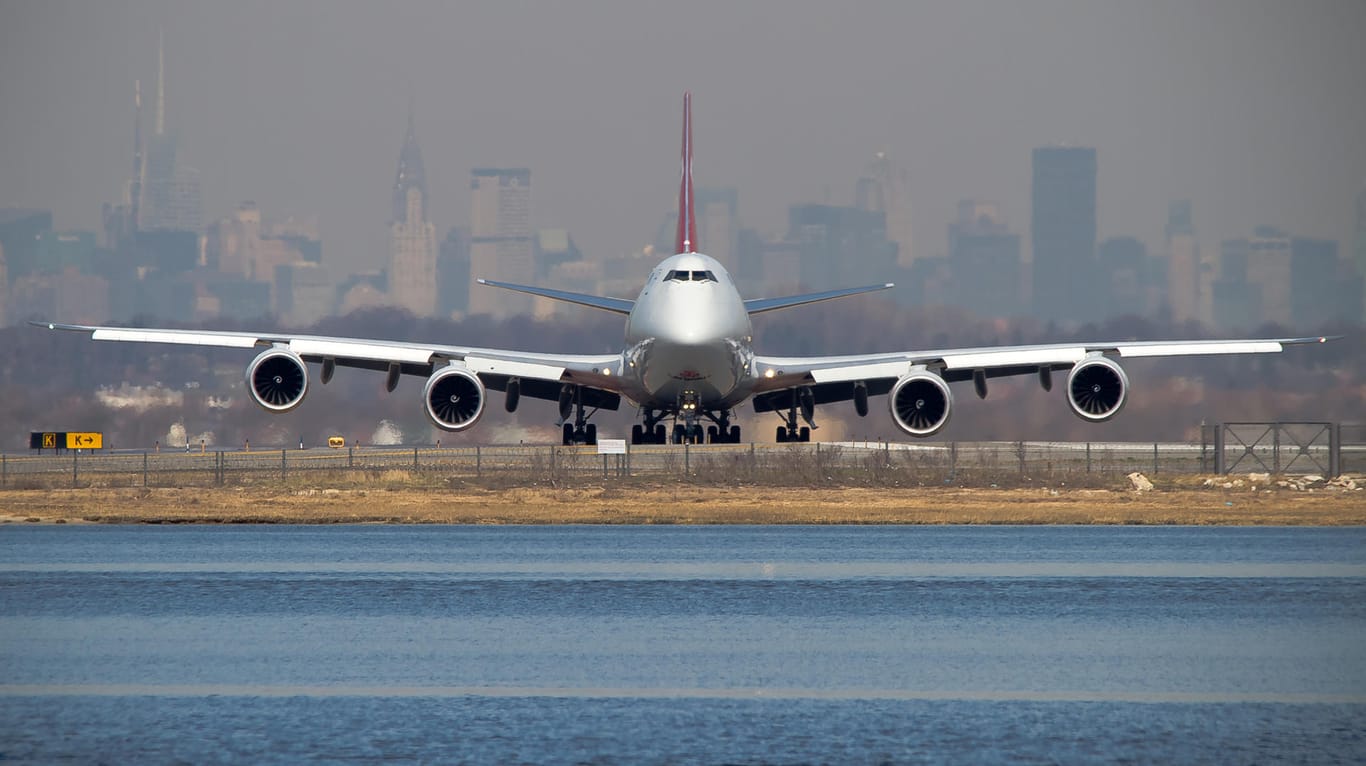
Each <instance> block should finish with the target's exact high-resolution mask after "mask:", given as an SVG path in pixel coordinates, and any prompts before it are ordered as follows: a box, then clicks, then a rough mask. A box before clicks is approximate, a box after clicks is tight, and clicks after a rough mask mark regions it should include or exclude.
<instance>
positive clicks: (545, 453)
mask: <svg viewBox="0 0 1366 766" xmlns="http://www.w3.org/2000/svg"><path fill="white" fill-rule="evenodd" d="M1361 431H1362V433H1361V436H1362V437H1363V439H1362V440H1360V441H1356V442H1354V444H1353V445H1351V446H1349V447H1347V448H1342V447H1341V444H1340V443H1336V442H1335V443H1332V444H1330V443H1328V442H1327V441H1326V440H1322V439H1320V440H1318V441H1314V440H1308V441H1304V443H1299V442H1295V441H1293V440H1287V441H1289V442H1290V443H1291V444H1293V445H1294V447H1293V453H1294V454H1291V452H1290V451H1287V450H1288V449H1289V448H1287V447H1286V445H1285V444H1283V443H1282V442H1281V441H1280V440H1273V441H1274V443H1271V442H1268V443H1266V444H1262V443H1261V441H1258V440H1252V441H1251V446H1247V445H1244V444H1243V443H1242V442H1240V441H1238V440H1237V439H1234V440H1233V442H1234V445H1235V446H1232V447H1231V446H1229V445H1228V443H1229V439H1227V438H1225V440H1224V442H1225V448H1224V452H1223V453H1222V454H1223V457H1222V462H1221V459H1220V456H1219V454H1216V450H1215V439H1213V438H1210V439H1205V440H1202V442H1201V443H1191V444H1184V443H1105V444H1100V443H1085V442H961V443H960V442H948V443H928V444H926V443H919V444H906V443H885V442H884V443H878V442H867V443H865V442H858V443H840V444H830V443H811V444H739V445H705V446H703V445H677V446H675V445H666V446H656V445H649V446H633V447H628V448H627V452H626V453H625V454H615V455H613V454H607V455H604V454H599V453H598V452H597V449H596V448H595V447H561V446H548V445H544V446H523V445H503V446H499V445H490V446H473V447H439V448H438V447H423V446H417V447H411V446H405V447H379V446H376V447H364V448H360V447H348V448H344V449H327V448H318V449H302V450H300V449H288V448H283V449H252V450H250V451H247V450H214V449H208V448H205V449H203V450H192V451H188V452H177V451H117V452H106V451H95V452H64V453H60V454H32V453H25V454H0V488H5V489H43V488H61V487H212V486H250V485H268V484H276V485H296V484H297V485H317V484H330V485H338V484H342V485H345V484H356V485H362V484H365V485H374V484H381V485H388V486H439V485H441V483H443V482H444V483H445V484H446V485H447V486H449V485H451V484H452V483H456V482H462V481H473V482H478V483H482V484H484V485H488V486H500V485H501V486H515V485H531V484H542V483H546V484H554V483H557V482H575V481H612V480H621V479H626V478H638V479H647V480H662V481H669V480H677V481H685V482H691V483H700V484H719V485H728V484H766V485H787V486H792V485H795V486H803V485H812V486H815V485H852V486H859V485H867V486H926V485H942V484H948V483H953V484H965V485H970V486H974V485H975V486H991V485H997V486H1021V485H1028V484H1032V483H1039V482H1043V483H1050V484H1059V483H1061V484H1069V485H1072V486H1087V485H1094V486H1106V485H1111V484H1113V483H1114V482H1115V481H1117V480H1119V479H1121V478H1122V477H1124V476H1125V475H1127V474H1129V473H1131V472H1134V471H1137V472H1141V473H1143V474H1145V475H1148V476H1149V477H1153V476H1161V475H1164V474H1187V475H1192V474H1210V473H1216V472H1220V470H1219V469H1222V471H1223V472H1233V471H1240V472H1253V471H1256V472H1268V473H1271V472H1274V473H1278V474H1279V473H1299V474H1306V473H1318V474H1321V475H1324V476H1331V475H1335V474H1334V473H1330V471H1329V470H1328V469H1329V467H1330V466H1331V467H1333V468H1335V469H1338V471H1337V472H1341V473H1356V474H1360V473H1363V472H1366V447H1362V446H1361V445H1362V443H1363V442H1366V428H1361ZM1352 434H1353V435H1354V436H1355V432H1352ZM1211 436H1212V434H1211ZM1302 441H1303V440H1302ZM1332 449H1338V450H1339V451H1340V453H1341V454H1340V455H1337V454H1336V453H1334V454H1330V452H1332ZM1277 450H1280V451H1281V452H1280V453H1278V452H1276V451H1277ZM1281 453H1284V454H1281ZM1271 466H1275V467H1276V468H1277V469H1278V470H1275V471H1272V470H1271V468H1270V467H1271Z"/></svg>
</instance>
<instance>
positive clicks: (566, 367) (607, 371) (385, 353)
mask: <svg viewBox="0 0 1366 766" xmlns="http://www.w3.org/2000/svg"><path fill="white" fill-rule="evenodd" d="M29 324H32V325H34V326H37V327H44V328H47V329H49V330H67V331H72V332H88V333H90V336H91V338H92V339H94V340H104V341H124V342H132V343H167V344H173V345H182V346H208V347H216V348H261V349H263V350H266V351H269V350H272V349H280V350H284V351H287V352H290V353H292V354H294V355H296V356H297V357H299V359H301V360H302V361H305V362H315V363H320V364H322V365H323V366H324V372H323V382H324V383H326V382H327V379H328V378H330V376H331V373H330V372H329V371H328V368H330V367H334V366H335V367H355V368H361V369H367V370H378V371H387V372H388V373H389V375H390V384H391V385H390V387H391V389H392V385H393V384H396V383H397V376H398V375H400V374H402V375H418V376H422V377H428V376H431V375H432V374H433V373H434V372H436V371H438V370H439V369H441V368H442V367H445V366H447V365H449V364H450V363H452V362H458V363H463V365H464V366H465V367H466V368H468V369H469V370H470V371H471V372H473V373H475V374H477V375H478V376H479V379H480V380H481V381H482V382H483V384H484V385H485V386H487V387H488V388H489V389H491V390H494V391H505V390H506V389H507V385H508V382H509V381H511V380H513V379H516V380H517V381H518V388H519V393H520V394H521V395H523V396H529V397H532V398H535V399H549V400H551V401H555V400H557V399H559V398H560V394H561V392H562V391H563V390H564V386H565V385H566V384H570V385H574V386H581V387H583V395H584V400H583V403H584V405H585V406H589V407H599V408H602V409H610V410H615V409H617V407H618V406H619V404H620V401H621V386H620V381H621V378H620V372H621V370H620V366H621V364H622V360H621V355H620V354H599V355H566V354H540V353H531V352H524V351H508V350H504V349H491V348H478V347H474V346H444V345H436V344H424V343H408V342H402V341H388V340H373V339H366V338H336V337H327V336H316V335H291V334H288V333H247V332H221V331H212V330H175V329H143V328H130V327H99V326H89V325H71V324H54V323H49V322H30V323H29Z"/></svg>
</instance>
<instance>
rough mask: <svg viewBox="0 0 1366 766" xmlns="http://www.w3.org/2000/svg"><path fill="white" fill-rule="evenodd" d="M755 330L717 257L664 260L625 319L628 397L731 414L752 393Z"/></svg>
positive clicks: (649, 403) (639, 401)
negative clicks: (689, 402) (692, 404)
mask: <svg viewBox="0 0 1366 766" xmlns="http://www.w3.org/2000/svg"><path fill="white" fill-rule="evenodd" d="M752 335H753V328H752V325H751V324H750V319H749V313H748V312H746V311H745V304H744V301H742V300H741V299H740V293H739V291H737V290H736V288H735V283H734V282H733V281H731V278H730V274H728V273H727V272H726V270H725V268H723V267H722V266H721V264H720V263H718V262H717V261H716V259H714V258H711V257H708V256H706V255H702V254H700V253H680V254H679V255H675V256H672V257H670V258H667V259H665V260H664V261H663V262H661V263H660V264H659V265H658V266H656V267H655V269H654V270H653V271H651V272H650V278H649V280H648V281H647V282H646V283H645V287H644V288H643V289H642V290H641V291H640V297H639V298H637V299H636V302H635V306H634V308H632V310H631V314H630V317H629V318H628V319H627V321H626V343H627V345H628V348H627V350H626V353H625V360H624V365H623V367H624V369H623V372H624V375H625V378H626V380H628V381H629V383H628V385H627V390H626V391H625V393H626V395H627V397H628V398H630V399H632V400H633V401H635V402H636V403H637V404H639V405H640V406H641V407H645V408H650V409H658V410H666V411H668V410H674V409H675V408H677V407H678V406H679V405H680V403H682V402H683V401H685V400H687V399H694V400H695V402H696V404H697V405H698V406H699V409H703V410H713V411H714V410H727V409H730V408H732V407H734V406H735V405H737V404H739V403H741V402H743V401H744V400H745V399H746V398H748V397H749V395H750V393H751V392H752V391H753V388H754V352H753V351H752V350H751V349H750V342H751V340H752Z"/></svg>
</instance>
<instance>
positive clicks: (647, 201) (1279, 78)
mask: <svg viewBox="0 0 1366 766" xmlns="http://www.w3.org/2000/svg"><path fill="white" fill-rule="evenodd" d="M158 24H160V25H162V26H164V28H165V33H166V62H167V74H168V79H167V86H166V87H167V94H168V101H169V111H168V116H167V123H168V126H169V129H170V132H172V133H175V134H176V135H177V136H178V137H179V156H180V159H181V162H182V163H183V164H186V165H189V166H191V167H195V168H198V169H199V171H200V173H201V178H202V183H203V191H204V207H205V210H204V214H205V219H206V220H211V219H214V218H218V217H222V216H225V215H227V214H228V213H229V212H230V211H231V210H232V208H233V207H234V206H235V205H236V203H237V202H238V201H240V200H244V199H253V200H256V201H257V202H258V203H259V204H260V205H261V207H262V209H263V211H264V213H265V214H266V215H267V217H275V218H282V217H284V216H287V215H297V216H311V215H316V216H318V217H319V219H320V220H321V222H322V228H323V236H324V256H325V258H327V259H328V260H330V261H332V262H333V263H336V264H338V265H340V266H342V267H343V268H346V269H348V270H349V269H360V268H379V267H381V266H382V265H383V264H384V263H385V261H386V257H387V256H386V253H387V230H386V223H387V217H388V214H389V211H390V188H391V185H392V183H393V176H394V170H395V165H396V162H397V158H398V151H399V147H400V145H401V143H402V139H403V133H404V129H405V122H406V110H407V104H408V100H409V96H410V95H411V96H412V97H413V98H414V99H415V101H416V114H417V132H418V140H419V142H420V144H421V146H422V151H423V158H424V161H425V164H426V170H427V176H428V183H429V191H430V194H431V218H432V219H433V221H434V222H435V223H436V225H437V229H438V237H440V236H443V235H444V233H445V230H446V229H447V228H448V227H449V226H451V225H454V224H462V223H466V222H467V220H468V215H469V212H468V211H469V193H468V185H469V171H470V168H472V167H475V166H488V165H518V166H522V165H524V166H528V167H530V168H531V169H532V174H533V175H532V180H533V189H534V214H533V215H534V221H535V224H536V225H537V226H540V227H557V226H564V227H568V228H570V229H571V230H572V232H573V234H574V236H575V239H576V240H577V241H578V242H579V244H580V246H581V247H582V248H583V249H584V250H585V251H587V252H589V253H590V254H592V255H606V254H617V253H623V252H626V251H628V250H632V249H636V248H639V247H640V246H642V245H644V244H646V243H647V242H649V241H651V239H652V238H653V235H654V232H655V229H656V227H657V226H658V224H659V222H660V220H661V217H662V215H663V214H664V213H665V212H666V211H667V210H668V209H670V208H671V207H672V205H673V199H674V195H675V193H676V189H677V174H678V157H677V153H678V132H679V118H680V110H681V94H682V91H683V90H684V89H685V88H691V89H692V91H693V110H694V122H695V132H696V138H695V144H696V161H695V173H696V177H697V182H698V184H700V185H708V186H723V185H734V186H737V187H738V188H739V190H740V215H741V217H742V219H743V220H744V221H745V222H746V223H747V224H749V225H751V226H755V227H757V228H759V229H760V230H762V231H764V232H766V233H773V234H781V233H782V232H783V230H784V229H785V228H786V207H787V205H788V204H791V203H794V202H808V201H829V202H832V203H837V204H849V203H850V202H851V201H852V189H853V183H854V180H855V178H856V177H857V176H858V175H859V174H860V172H861V171H862V169H863V167H864V166H865V165H866V163H867V161H868V160H869V159H870V158H871V156H872V154H873V153H874V152H875V151H878V150H886V151H888V152H890V153H891V155H892V156H893V157H894V158H896V159H897V160H898V161H899V162H901V163H903V164H904V165H905V166H906V167H907V168H909V170H910V172H911V193H912V203H913V206H914V219H913V220H914V227H915V248H916V250H917V251H918V252H919V253H923V254H931V255H935V254H943V253H944V251H945V249H946V244H945V225H946V224H947V223H948V221H949V219H950V217H951V216H952V214H953V210H954V205H955V203H956V202H957V201H958V200H959V199H963V198H968V197H976V198H981V199H992V200H997V201H999V202H1001V203H1002V204H1003V205H1004V208H1005V212H1006V215H1007V217H1008V218H1009V220H1010V222H1011V224H1012V226H1013V227H1014V228H1015V230H1017V231H1019V232H1020V233H1021V234H1027V232H1028V224H1029V186H1030V155H1029V152H1030V149H1031V148H1032V147H1035V146H1040V145H1045V144H1051V143H1070V144H1074V145H1088V146H1095V147H1096V148H1097V149H1098V152H1099V166H1100V180H1099V189H1100V207H1099V209H1100V232H1101V236H1102V237H1108V236H1117V235H1125V234H1131V235H1136V236H1139V237H1141V238H1143V239H1144V240H1145V241H1146V242H1147V243H1148V244H1149V246H1150V247H1151V248H1159V247H1160V245H1161V237H1162V227H1163V225H1164V223H1165V217H1166V208H1167V203H1168V201H1169V200H1171V199H1175V198H1180V197H1188V198H1190V199H1192V200H1193V201H1194V205H1195V224H1196V229H1197V232H1198V234H1199V235H1200V239H1201V241H1202V243H1203V244H1204V245H1205V246H1206V247H1216V246H1217V243H1218V240H1219V239H1220V238H1223V237H1228V236H1241V235H1245V234H1248V233H1250V231H1251V228H1252V227H1253V226H1255V225H1258V224H1262V223H1271V224H1276V225H1279V226H1281V227H1283V228H1286V229H1288V230H1290V231H1291V232H1292V233H1296V234H1306V235H1313V236H1320V237H1329V238H1334V239H1341V240H1346V239H1347V238H1348V237H1349V236H1350V233H1351V229H1352V225H1353V220H1352V210H1353V199H1354V197H1355V195H1356V194H1357V192H1358V190H1359V189H1360V188H1361V186H1362V183H1363V181H1366V2H1362V1H1361V0H1341V1H1340V2H1312V1H1305V2H1288V1H1286V0H1271V1H1269V2H1266V1H1262V0H1227V1H1224V0H1220V1H1218V2H1215V1H1210V0H1205V1H1200V0H1195V1H1189V0H1182V1H1177V2H1152V1H1151V0H1143V1H1141V2H1136V1H1135V0H1120V1H1118V2H1100V1H1099V0H1085V1H1082V2H1014V1H1010V2H1004V1H1003V2H935V3H913V2H885V3H883V2H879V3H871V2H870V3H838V2H830V1H829V0H819V1H811V0H792V1H787V2H721V3H712V2H667V3H666V2H660V3H648V2H635V1H630V2H563V3H559V2H557V3H549V2H507V1H503V2H488V3H473V2H382V3H381V2H369V1H368V0H367V1H366V2H336V1H334V0H318V1H317V2H278V1H274V0H231V1H230V2H228V1H224V2H212V3H205V2H181V1H174V2H173V1H171V0H111V1H110V2H102V1H98V0H82V1H81V2H70V1H68V0H55V1H54V0H44V1H43V2H37V1H36V0H35V1H33V2H29V1H27V0H23V1H19V0H0V207H40V208H48V209H51V210H52V211H53V213H54V214H55V216H56V224H57V227H58V228H84V229H97V228H98V227H99V215H100V213H99V211H100V204H101V203H102V202H104V201H117V200H118V199H119V195H120V190H121V189H122V185H123V183H124V181H125V180H126V179H127V177H128V176H129V172H130V167H131V165H132V149H131V134H132V121H133V112H132V90H133V80H134V79H141V80H142V82H143V93H144V97H145V98H147V99H148V100H147V101H145V102H144V103H145V104H146V105H147V107H148V108H147V110H146V111H145V112H144V114H145V115H146V122H145V123H144V126H145V129H147V130H150V129H151V119H152V109H151V108H150V107H151V106H152V102H151V96H152V95H153V94H154V92H155V78H156V40H157V31H156V30H157V25H158ZM705 244H706V243H703V245H704V247H703V249H704V250H705Z"/></svg>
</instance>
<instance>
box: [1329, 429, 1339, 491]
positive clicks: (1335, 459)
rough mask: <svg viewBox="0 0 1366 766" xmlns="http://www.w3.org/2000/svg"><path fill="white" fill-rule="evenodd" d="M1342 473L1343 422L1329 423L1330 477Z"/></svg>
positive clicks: (1335, 476)
mask: <svg viewBox="0 0 1366 766" xmlns="http://www.w3.org/2000/svg"><path fill="white" fill-rule="evenodd" d="M1341 475H1342V424H1341V423H1329V424H1328V478H1330V479H1336V478H1337V477H1339V476H1341Z"/></svg>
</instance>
